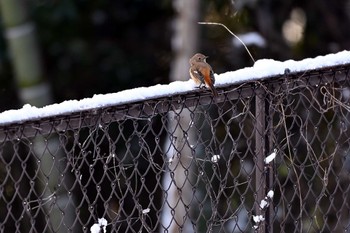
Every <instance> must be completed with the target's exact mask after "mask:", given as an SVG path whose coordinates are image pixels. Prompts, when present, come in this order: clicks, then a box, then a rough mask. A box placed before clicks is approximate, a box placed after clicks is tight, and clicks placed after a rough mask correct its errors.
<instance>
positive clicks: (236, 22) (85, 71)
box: [0, 0, 350, 110]
mask: <svg viewBox="0 0 350 233" xmlns="http://www.w3.org/2000/svg"><path fill="white" fill-rule="evenodd" d="M25 1H27V3H28V5H29V6H30V12H31V16H32V18H33V19H34V22H35V24H36V27H37V34H38V35H37V36H38V38H39V45H40V48H41V52H42V57H43V63H44V70H45V74H46V77H47V79H48V80H49V82H50V84H51V86H52V89H53V92H54V98H55V102H61V101H63V100H67V99H81V98H84V97H91V96H92V95H93V94H98V93H109V92H117V91H120V90H123V89H128V88H133V87H139V86H150V85H154V84H158V83H167V82H168V81H169V80H168V76H169V67H170V63H171V61H172V58H173V54H172V49H171V39H172V32H173V26H174V25H173V23H174V22H173V17H174V9H173V5H172V1H170V0H161V1H154V0H143V1H140V0H120V1H119V0H118V1H111V0H75V1H72V0H60V1H57V0H25ZM200 15H201V16H200V19H201V21H215V22H221V23H224V24H225V25H226V26H228V27H229V28H230V29H231V30H232V31H233V32H235V33H237V34H245V33H249V32H256V33H258V35H260V36H261V38H262V39H263V41H264V44H256V43H255V42H254V41H253V42H252V44H250V45H249V48H250V50H251V51H252V53H253V56H254V57H255V58H256V59H261V58H271V59H278V60H286V59H301V58H305V57H313V56H317V55H323V54H327V53H331V52H337V51H340V50H344V49H349V47H350V40H349V37H350V32H349V30H348V24H349V21H350V1H347V0H343V1H327V0H311V1H306V2H305V1H300V0H295V1H276V0H261V1H257V0H248V1H247V0H232V1H229V0H220V1H210V0H206V1H201V9H200ZM0 25H1V24H0ZM199 28H200V36H199V38H200V41H199V46H198V47H199V48H200V49H199V50H200V51H201V52H203V53H205V54H207V55H209V56H210V62H211V63H212V66H213V67H214V69H215V71H216V73H221V72H225V71H229V70H235V69H239V68H242V67H246V66H251V65H252V61H251V60H250V58H249V56H248V55H247V53H246V52H245V51H244V49H243V48H242V47H241V46H239V45H237V43H234V40H233V37H232V36H231V35H230V34H229V33H228V32H226V31H225V30H224V29H223V28H221V27H218V26H209V25H200V26H199ZM0 30H2V29H1V28H0ZM2 34H3V33H2ZM7 51H8V50H7V45H6V42H5V40H4V39H3V37H2V38H1V39H0V85H1V88H0V110H5V109H9V108H17V107H20V106H21V105H22V104H19V103H18V101H17V100H16V91H15V90H16V88H15V86H14V82H13V71H12V68H11V57H10V56H9V54H8V52H7ZM8 100H10V101H8Z"/></svg>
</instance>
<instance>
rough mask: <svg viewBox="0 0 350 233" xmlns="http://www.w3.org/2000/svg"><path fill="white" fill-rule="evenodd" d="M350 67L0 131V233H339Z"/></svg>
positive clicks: (348, 152) (348, 208)
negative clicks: (212, 93)
mask: <svg viewBox="0 0 350 233" xmlns="http://www.w3.org/2000/svg"><path fill="white" fill-rule="evenodd" d="M349 70H350V65H342V66H334V67H327V68H323V69H318V70H310V71H304V72H299V73H290V72H288V69H287V70H286V72H285V74H284V75H281V76H275V77H269V78H266V79H261V80H259V81H251V82H247V83H243V84H239V85H237V84H236V85H229V86H226V87H221V88H219V89H218V91H219V93H220V96H219V97H218V98H216V99H213V98H212V96H211V93H210V92H209V91H206V90H197V91H194V92H192V93H188V94H185V95H176V96H169V97H164V98H158V99H149V100H146V101H142V102H137V103H129V104H123V105H118V106H110V107H105V108H101V109H94V110H91V111H83V112H76V113H70V114H67V115H59V116H56V117H49V118H43V119H37V120H33V121H26V122H20V123H14V124H8V125H1V126H0V143H1V146H0V152H1V156H0V209H1V210H2V211H1V212H0V230H1V232H40V233H41V232H93V233H96V232H171V233H173V232H345V231H347V230H349V229H350V192H349V188H350V182H349V181H350V178H349V177H350V176H349V173H350V73H349V72H350V71H349Z"/></svg>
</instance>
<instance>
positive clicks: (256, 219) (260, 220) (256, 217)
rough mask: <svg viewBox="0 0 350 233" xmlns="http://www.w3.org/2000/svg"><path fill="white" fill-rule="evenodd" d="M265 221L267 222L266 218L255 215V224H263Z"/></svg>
mask: <svg viewBox="0 0 350 233" xmlns="http://www.w3.org/2000/svg"><path fill="white" fill-rule="evenodd" d="M264 220H265V218H264V217H263V216H262V215H253V221H254V222H255V223H259V222H262V221H264Z"/></svg>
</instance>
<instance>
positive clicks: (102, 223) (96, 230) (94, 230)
mask: <svg viewBox="0 0 350 233" xmlns="http://www.w3.org/2000/svg"><path fill="white" fill-rule="evenodd" d="M101 227H102V229H103V233H106V232H107V230H106V227H107V220H106V219H105V218H99V219H98V223H95V224H94V225H92V226H91V227H90V232H91V233H100V231H101Z"/></svg>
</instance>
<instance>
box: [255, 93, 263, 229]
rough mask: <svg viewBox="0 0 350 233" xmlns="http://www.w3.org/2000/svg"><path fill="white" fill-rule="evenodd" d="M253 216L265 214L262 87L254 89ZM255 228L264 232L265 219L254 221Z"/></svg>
mask: <svg viewBox="0 0 350 233" xmlns="http://www.w3.org/2000/svg"><path fill="white" fill-rule="evenodd" d="M255 120H256V123H255V158H254V159H255V163H256V166H255V192H256V196H255V197H256V199H255V216H260V215H261V216H262V217H264V218H265V215H264V213H263V211H262V209H261V208H260V202H261V200H263V199H264V198H265V195H266V180H265V172H264V168H265V164H264V157H265V120H266V115H265V91H264V89H263V88H261V87H260V88H258V89H257V90H256V96H255ZM254 224H255V226H257V228H256V229H255V232H259V233H263V232H265V225H266V224H265V221H260V222H259V223H256V222H255V223H254Z"/></svg>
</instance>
